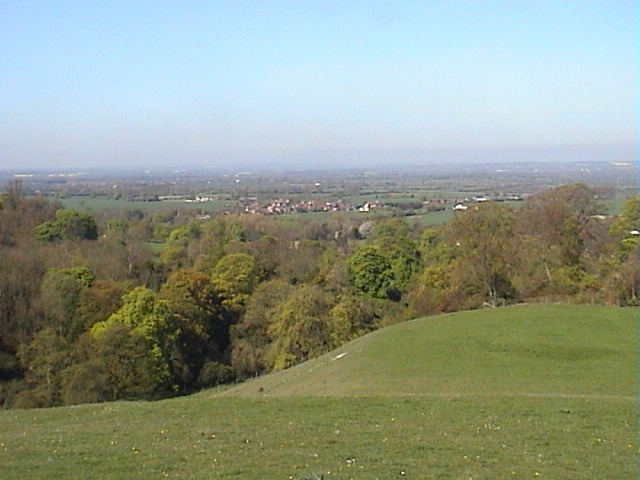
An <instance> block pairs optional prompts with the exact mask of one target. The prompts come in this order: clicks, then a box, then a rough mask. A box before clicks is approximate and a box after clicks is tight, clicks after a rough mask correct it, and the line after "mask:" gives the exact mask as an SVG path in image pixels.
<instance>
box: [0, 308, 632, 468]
mask: <svg viewBox="0 0 640 480" xmlns="http://www.w3.org/2000/svg"><path fill="white" fill-rule="evenodd" d="M637 315H638V314H637V312H636V311H635V310H633V309H616V308H605V307H594V306H555V305H554V306H546V305H536V306H518V307H510V308H503V309H489V310H482V311H475V312H463V313H457V314H453V315H444V316H439V317H430V318H426V319H420V320H415V321H412V322H406V323H401V324H397V325H394V326H392V327H389V328H387V329H384V330H380V331H378V332H375V333H373V334H371V335H368V336H365V337H362V338H360V339H358V340H357V341H355V342H352V343H350V344H347V345H345V346H344V347H342V348H341V349H339V350H336V351H334V352H331V353H329V354H328V355H325V356H324V357H321V358H318V359H315V360H314V361H311V362H308V363H305V364H302V365H299V366H297V367H295V368H292V369H290V370H287V371H283V372H279V373H276V374H272V375H268V376H265V377H262V378H259V379H255V380H252V381H250V382H247V383H245V384H242V385H239V386H236V387H234V388H229V389H226V390H210V391H206V392H202V393H200V394H197V395H193V396H190V397H183V398H176V399H171V400H165V401H160V402H118V403H111V404H101V405H83V406H77V407H65V408H57V409H47V410H9V411H4V412H0V465H2V473H1V475H0V476H1V477H2V478H3V479H18V478H20V479H36V478H42V479H44V478H47V479H51V478H85V479H122V478H145V479H146V478H180V479H210V478H239V479H240V478H242V479H245V478H246V479H256V478H265V479H279V478H281V479H319V478H325V479H332V478H335V479H351V478H353V479H394V478H440V479H469V478H473V479H502V478H520V479H525V478H526V479H529V478H550V479H559V478H562V479H594V478H611V479H627V478H628V479H634V478H637V476H638V475H637V474H638V470H637V458H638V453H639V452H638V435H637V432H638V429H637V425H638V416H637V400H636V398H637V386H638V384H637V378H638V377H637V372H638V369H637V367H638V363H637V360H638V357H637V347H638V328H637V327H638V316H637Z"/></svg>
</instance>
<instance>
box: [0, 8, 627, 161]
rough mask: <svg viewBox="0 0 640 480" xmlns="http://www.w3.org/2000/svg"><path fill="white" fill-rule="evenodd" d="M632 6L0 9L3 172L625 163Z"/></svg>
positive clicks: (0, 155) (0, 136)
mask: <svg viewBox="0 0 640 480" xmlns="http://www.w3.org/2000/svg"><path fill="white" fill-rule="evenodd" d="M636 3H637V2H635V1H633V0H616V1H609V0H592V1H584V0H566V1H562V2H530V1H517V0H516V1H510V2H505V1H488V2H476V1H472V0H460V1H457V2H453V1H443V2H425V1H422V0H420V1H403V2H396V1H385V0H370V1H365V0H355V1H348V2H343V1H333V0H317V1H311V0H309V1H304V0H301V1H295V0H281V1H275V2H263V1H257V0H254V1H249V0H238V1H233V2H228V1H211V2H197V1H190V0H186V1H183V2H169V3H164V2H163V3H159V2H151V1H147V0H140V1H136V2H124V1H119V0H111V1H100V0H97V1H92V2H82V1H77V0H68V1H61V2H29V1H21V2H2V3H0V92H1V93H0V169H3V168H4V169H7V168H24V169H29V168H50V167H52V166H56V167H68V168H85V167H94V166H103V167H110V166H143V165H148V166H175V167H179V166H180V165H198V164H200V165H220V166H232V165H233V166H239V165H246V166H247V167H252V166H265V165H279V166H281V167H300V166H301V165H306V166H308V167H309V168H315V167H327V168H334V167H338V166H343V167H344V166H347V165H349V166H353V167H363V166H369V165H373V166H376V165H387V166H389V165H395V164H400V163H402V164H419V163H422V162H440V163H444V162H447V163H450V162H493V161H521V162H534V161H620V162H634V161H635V160H636V156H637V133H636V128H637V114H636V108H637V102H636V82H635V78H636V43H637V27H636V25H635V18H636V14H637V12H636V8H637V7H636Z"/></svg>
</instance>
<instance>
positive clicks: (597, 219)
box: [0, 182, 640, 407]
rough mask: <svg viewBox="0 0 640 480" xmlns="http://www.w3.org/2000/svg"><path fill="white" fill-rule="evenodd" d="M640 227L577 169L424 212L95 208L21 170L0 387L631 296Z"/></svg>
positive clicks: (260, 359) (188, 363)
mask: <svg viewBox="0 0 640 480" xmlns="http://www.w3.org/2000/svg"><path fill="white" fill-rule="evenodd" d="M323 218H325V217H323ZM639 227H640V197H638V196H634V197H631V198H629V199H627V201H626V204H625V206H624V209H623V211H622V212H621V214H620V215H618V216H616V217H609V216H606V215H603V211H602V207H601V206H600V205H599V203H598V199H597V196H596V195H595V193H594V191H593V190H592V189H590V188H589V187H587V186H585V185H582V184H575V185H566V186H562V187H558V188H554V189H552V190H548V191H545V192H542V193H540V194H537V195H534V196H531V197H529V198H528V199H526V200H525V201H524V202H522V204H521V205H520V206H519V207H517V208H515V207H512V206H510V205H508V204H505V203H493V202H485V203H481V204H477V205H475V206H473V207H471V208H469V209H468V210H467V211H463V212H456V216H455V217H454V219H453V220H451V221H450V222H449V223H448V224H446V225H443V226H441V227H437V228H433V227H431V228H425V227H423V226H422V224H421V223H420V222H419V221H413V220H407V219H406V218H404V217H390V218H389V217H388V218H378V219H373V220H372V219H371V217H368V216H366V215H364V216H362V217H359V218H357V219H354V218H353V217H349V216H346V215H342V214H340V213H336V214H335V215H334V216H332V217H330V220H328V221H326V222H321V221H317V220H315V219H314V217H313V215H304V216H300V219H299V220H295V221H294V220H291V218H287V219H286V220H285V219H282V218H276V217H265V216H249V215H247V216H234V215H220V216H217V217H214V218H212V219H207V220H201V219H197V218H196V217H195V216H194V215H193V214H191V213H184V212H179V211H173V212H168V213H153V212H145V211H143V210H132V211H126V212H116V211H112V212H106V211H105V212H95V213H89V212H85V211H75V210H65V209H63V208H62V206H61V205H60V204H58V203H57V202H55V201H50V200H46V199H43V198H39V197H32V196H26V195H24V194H23V192H22V190H21V185H20V184H19V183H17V182H12V183H10V184H9V185H8V186H7V188H6V190H5V192H4V194H3V195H2V197H1V200H0V262H1V264H2V269H1V270H0V403H2V404H4V406H5V407H45V406H54V405H65V404H75V403H83V402H101V401H110V400H116V399H132V398H161V397H166V396H170V395H178V394H183V393H188V392H192V391H195V390H198V389H201V388H206V387H210V386H214V385H218V384H222V383H229V382H236V381H240V380H243V379H246V378H248V377H252V376H256V375H261V374H264V373H266V372H269V371H272V370H276V369H282V368H287V367H289V366H291V365H294V364H296V363H299V362H302V361H304V360H307V359H309V358H311V357H314V356H317V355H319V354H322V353H324V352H326V351H329V350H330V349H333V348H335V347H337V346H339V345H341V344H343V343H344V342H347V341H349V340H352V339H354V338H356V337H358V336H360V335H363V334H365V333H367V332H369V331H372V330H374V329H377V328H380V327H382V326H385V325H389V324H391V323H395V322H399V321H403V320H406V319H410V318H415V317H419V316H424V315H432V314H437V313H443V312H452V311H456V310H462V309H473V308H483V307H484V308H490V307H492V306H497V305H504V304H512V303H518V302H540V301H564V302H589V303H599V304H607V305H635V304H637V303H638V291H637V289H638V285H639V284H640V265H639V260H638V247H639V242H640V239H639V235H638V229H639Z"/></svg>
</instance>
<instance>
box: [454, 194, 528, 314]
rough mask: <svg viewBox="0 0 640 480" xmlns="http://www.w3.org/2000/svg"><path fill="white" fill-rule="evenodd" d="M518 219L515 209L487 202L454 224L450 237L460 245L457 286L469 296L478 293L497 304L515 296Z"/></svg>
mask: <svg viewBox="0 0 640 480" xmlns="http://www.w3.org/2000/svg"><path fill="white" fill-rule="evenodd" d="M514 225H515V215H514V211H513V209H512V208H511V207H509V206H507V205H504V204H499V203H493V202H487V203H484V204H481V205H479V206H478V207H476V208H473V209H470V210H467V211H465V212H461V213H460V214H459V215H456V217H455V218H454V219H453V220H452V221H451V222H450V224H449V226H448V236H449V238H450V241H451V242H452V243H453V244H455V245H456V247H457V250H456V270H455V277H454V279H453V281H454V282H457V283H458V285H460V287H461V288H467V289H469V288H470V290H468V293H473V292H474V290H475V289H477V291H478V293H479V294H481V295H482V296H483V297H484V299H486V300H488V301H489V302H490V303H491V304H494V305H495V304H496V303H497V301H498V299H499V298H503V299H512V298H513V297H514V295H515V292H514V290H513V286H512V284H511V280H510V277H511V275H512V268H513V263H514V259H515V258H516V255H515V245H516V238H515V234H514Z"/></svg>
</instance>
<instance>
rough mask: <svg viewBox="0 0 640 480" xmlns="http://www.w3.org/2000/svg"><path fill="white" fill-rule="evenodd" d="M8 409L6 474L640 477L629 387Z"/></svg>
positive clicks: (2, 456)
mask: <svg viewBox="0 0 640 480" xmlns="http://www.w3.org/2000/svg"><path fill="white" fill-rule="evenodd" d="M1 423H2V433H0V463H1V464H2V478H4V479H7V480H10V479H36V478H38V479H39V478H42V479H44V478H47V479H52V478H83V479H122V478H145V479H146V478H180V479H211V478H242V479H257V478H260V479H262V478H264V479H279V478H280V479H291V478H292V479H302V478H314V477H313V476H314V475H315V476H316V478H319V475H320V474H322V475H324V477H325V478H336V479H350V478H353V479H394V478H441V479H461V478H464V479H467V478H474V479H482V478H484V479H500V478H519V479H530V478H549V479H559V478H562V479H586V478H588V479H595V478H611V479H627V478H628V479H632V478H637V470H636V459H637V454H638V449H637V444H636V412H635V404H634V402H632V401H628V400H627V401H625V400H606V401H602V400H598V401H596V400H589V399H578V398H530V397H502V398H489V397H469V398H344V399H338V398H279V399H269V400H265V399H232V398H217V399H214V400H209V399H207V398H206V397H204V396H194V397H190V398H183V399H177V400H171V401H164V402H158V403H115V404H107V405H93V406H82V407H76V408H63V409H51V410H44V411H11V412H4V413H3V414H2V422H1Z"/></svg>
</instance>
